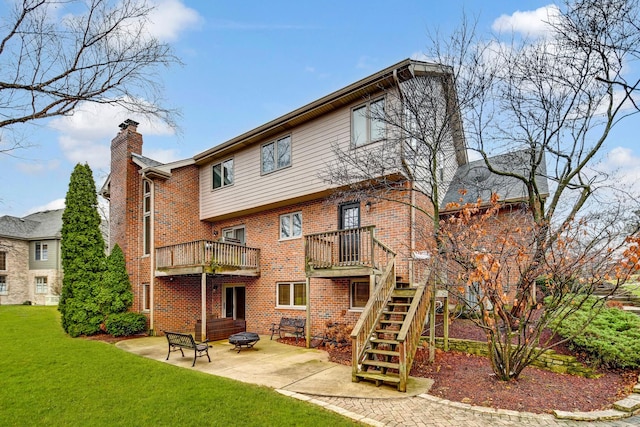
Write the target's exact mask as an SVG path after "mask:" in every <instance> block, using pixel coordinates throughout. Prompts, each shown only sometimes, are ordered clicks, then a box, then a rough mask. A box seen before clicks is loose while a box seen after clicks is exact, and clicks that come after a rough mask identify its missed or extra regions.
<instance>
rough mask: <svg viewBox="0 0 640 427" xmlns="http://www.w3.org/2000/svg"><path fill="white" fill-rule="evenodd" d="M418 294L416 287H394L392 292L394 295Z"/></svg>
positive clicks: (404, 296) (405, 296) (411, 295)
mask: <svg viewBox="0 0 640 427" xmlns="http://www.w3.org/2000/svg"><path fill="white" fill-rule="evenodd" d="M415 295H416V290H415V289H397V288H396V289H394V290H393V292H392V293H391V296H392V297H400V298H412V297H414V296H415Z"/></svg>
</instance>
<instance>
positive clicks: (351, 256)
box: [338, 202, 360, 264]
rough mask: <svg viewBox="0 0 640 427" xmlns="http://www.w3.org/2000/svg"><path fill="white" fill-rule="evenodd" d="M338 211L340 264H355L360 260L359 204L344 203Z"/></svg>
mask: <svg viewBox="0 0 640 427" xmlns="http://www.w3.org/2000/svg"><path fill="white" fill-rule="evenodd" d="M338 209H339V214H340V217H339V221H338V222H339V224H338V226H339V228H340V230H344V231H342V232H341V233H340V263H341V264H355V263H357V262H358V261H359V260H360V234H359V231H358V230H357V229H358V228H359V227H360V203H359V202H355V203H345V204H342V205H340V206H339V207H338Z"/></svg>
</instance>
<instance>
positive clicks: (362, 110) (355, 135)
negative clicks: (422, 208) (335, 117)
mask: <svg viewBox="0 0 640 427" xmlns="http://www.w3.org/2000/svg"><path fill="white" fill-rule="evenodd" d="M385 132H386V127H385V123H384V98H378V99H376V100H373V101H370V102H367V103H366V104H363V105H360V106H358V107H355V108H354V109H353V110H351V143H352V144H353V146H354V147H359V146H361V145H365V144H368V143H370V142H375V141H379V140H381V139H384V137H385Z"/></svg>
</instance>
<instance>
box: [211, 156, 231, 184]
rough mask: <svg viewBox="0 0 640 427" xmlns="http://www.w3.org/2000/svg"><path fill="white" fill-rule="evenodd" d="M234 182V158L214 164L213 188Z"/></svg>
mask: <svg viewBox="0 0 640 427" xmlns="http://www.w3.org/2000/svg"><path fill="white" fill-rule="evenodd" d="M231 184H233V159H229V160H225V161H224V162H220V163H216V164H215V165H213V189H214V190H215V189H216V188H221V187H226V186H227V185H231Z"/></svg>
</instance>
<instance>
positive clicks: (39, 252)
mask: <svg viewBox="0 0 640 427" xmlns="http://www.w3.org/2000/svg"><path fill="white" fill-rule="evenodd" d="M48 259H49V245H47V244H46V243H42V242H36V261H46V260H48Z"/></svg>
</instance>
